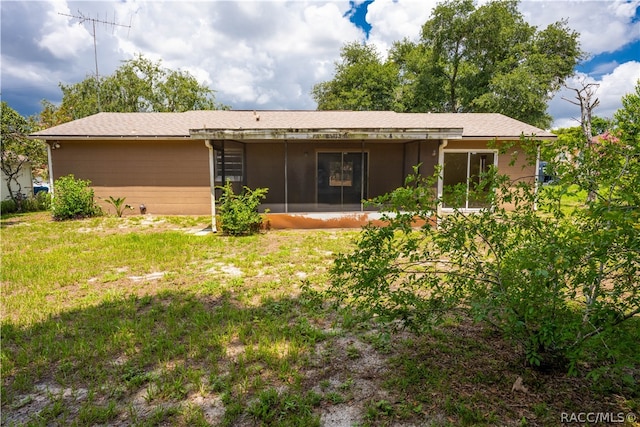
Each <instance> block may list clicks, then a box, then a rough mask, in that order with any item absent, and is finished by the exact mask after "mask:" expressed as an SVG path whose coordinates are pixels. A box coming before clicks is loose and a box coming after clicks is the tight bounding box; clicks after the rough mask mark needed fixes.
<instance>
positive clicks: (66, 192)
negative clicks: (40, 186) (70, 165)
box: [51, 175, 102, 221]
mask: <svg viewBox="0 0 640 427" xmlns="http://www.w3.org/2000/svg"><path fill="white" fill-rule="evenodd" d="M90 185H91V182H90V181H89V180H82V179H76V178H75V177H74V176H73V175H67V176H63V177H61V178H59V179H57V180H56V181H55V183H54V190H55V193H54V197H53V199H52V201H51V213H52V215H53V218H54V219H55V220H58V221H61V220H65V219H78V218H86V217H91V216H96V215H100V214H101V213H102V212H101V210H100V207H99V206H98V205H97V204H96V203H95V201H94V198H93V190H92V189H91V188H90Z"/></svg>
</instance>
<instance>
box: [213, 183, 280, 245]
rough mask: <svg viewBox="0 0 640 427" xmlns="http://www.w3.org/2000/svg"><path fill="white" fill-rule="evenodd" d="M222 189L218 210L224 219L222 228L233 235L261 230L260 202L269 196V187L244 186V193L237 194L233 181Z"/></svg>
mask: <svg viewBox="0 0 640 427" xmlns="http://www.w3.org/2000/svg"><path fill="white" fill-rule="evenodd" d="M219 188H221V189H222V196H221V197H220V207H219V208H218V212H219V214H220V219H221V220H222V224H221V228H222V231H223V232H224V233H226V234H230V235H233V236H237V235H243V234H252V233H256V232H257V231H258V230H260V226H261V225H262V215H261V214H260V213H259V212H258V206H260V202H261V201H262V200H263V199H264V198H265V197H266V196H267V191H268V189H267V188H256V189H255V190H252V189H250V188H249V187H244V188H243V190H242V193H240V194H235V192H234V191H233V186H232V185H231V182H228V181H227V183H226V184H225V185H224V186H222V187H219Z"/></svg>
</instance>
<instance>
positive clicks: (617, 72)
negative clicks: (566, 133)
mask: <svg viewBox="0 0 640 427" xmlns="http://www.w3.org/2000/svg"><path fill="white" fill-rule="evenodd" d="M638 80H640V62H637V61H631V62H626V63H624V64H621V65H620V66H618V67H616V68H615V69H614V70H613V71H612V72H611V73H609V74H605V75H603V76H602V77H601V79H599V80H596V79H594V78H592V77H590V76H588V75H585V74H577V75H576V76H575V77H573V78H571V79H569V80H568V81H567V84H566V86H568V87H569V88H578V89H579V88H581V87H582V84H583V83H585V84H588V83H595V84H598V85H599V86H598V89H597V91H596V93H595V98H597V99H599V101H600V104H599V105H598V106H597V107H596V108H595V109H594V111H593V113H594V114H595V115H596V116H599V117H605V118H610V117H613V114H614V113H615V112H616V111H617V110H618V109H619V108H620V107H621V106H622V103H621V99H622V97H623V96H624V95H626V94H628V93H631V92H633V91H634V89H635V86H636V83H637V82H638ZM575 97H576V93H575V91H573V90H570V89H566V88H564V89H562V90H561V91H560V92H559V93H558V94H557V95H556V96H555V97H554V99H553V100H552V101H551V102H550V104H549V112H550V114H551V115H552V116H553V117H555V121H554V124H553V127H554V128H562V127H572V126H579V125H580V124H579V122H578V121H576V118H579V117H580V110H579V107H577V106H576V105H573V104H571V103H570V102H569V101H566V100H564V99H562V98H566V99H570V100H575ZM593 101H595V99H594V100H593Z"/></svg>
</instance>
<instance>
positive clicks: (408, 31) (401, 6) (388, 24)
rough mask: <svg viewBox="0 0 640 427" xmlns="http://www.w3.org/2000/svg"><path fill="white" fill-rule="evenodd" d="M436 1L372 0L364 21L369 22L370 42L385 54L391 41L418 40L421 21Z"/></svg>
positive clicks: (424, 19)
mask: <svg viewBox="0 0 640 427" xmlns="http://www.w3.org/2000/svg"><path fill="white" fill-rule="evenodd" d="M436 3H437V2H436V1H435V0H398V1H395V0H375V1H374V2H373V3H372V4H370V5H369V8H368V13H367V22H369V23H370V24H371V26H372V29H371V33H370V34H369V42H370V43H372V44H374V45H375V46H376V47H377V48H378V51H379V52H380V53H381V54H386V52H387V51H388V50H389V48H391V46H392V44H393V42H394V41H401V40H403V39H404V38H408V39H409V40H414V41H416V40H418V38H419V37H420V33H421V31H422V25H424V23H425V22H426V21H427V19H429V16H430V15H431V11H432V10H433V8H434V7H435V5H436Z"/></svg>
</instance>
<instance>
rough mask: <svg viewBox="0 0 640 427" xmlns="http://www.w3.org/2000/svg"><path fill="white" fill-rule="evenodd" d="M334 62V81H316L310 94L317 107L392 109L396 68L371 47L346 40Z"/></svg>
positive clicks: (334, 108)
mask: <svg viewBox="0 0 640 427" xmlns="http://www.w3.org/2000/svg"><path fill="white" fill-rule="evenodd" d="M340 57H341V62H337V63H336V64H335V69H336V73H335V77H334V79H333V80H331V81H328V82H323V83H318V84H316V85H315V86H314V87H313V90H312V96H313V98H314V99H315V100H316V102H317V103H318V109H319V110H393V109H394V104H395V91H396V88H397V87H398V84H397V78H398V77H397V74H398V72H397V69H396V67H395V66H394V64H393V63H389V62H387V63H384V62H382V60H381V58H380V54H379V53H378V51H377V50H376V48H375V47H374V46H371V45H366V44H365V45H363V44H360V43H357V42H353V43H348V44H346V45H345V46H343V47H342V50H341V52H340Z"/></svg>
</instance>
